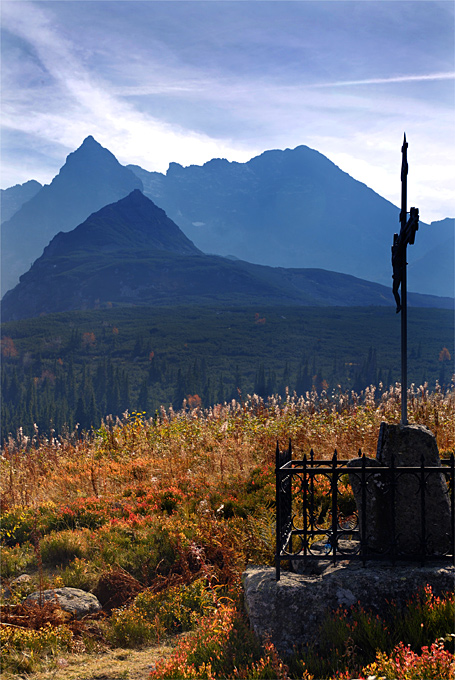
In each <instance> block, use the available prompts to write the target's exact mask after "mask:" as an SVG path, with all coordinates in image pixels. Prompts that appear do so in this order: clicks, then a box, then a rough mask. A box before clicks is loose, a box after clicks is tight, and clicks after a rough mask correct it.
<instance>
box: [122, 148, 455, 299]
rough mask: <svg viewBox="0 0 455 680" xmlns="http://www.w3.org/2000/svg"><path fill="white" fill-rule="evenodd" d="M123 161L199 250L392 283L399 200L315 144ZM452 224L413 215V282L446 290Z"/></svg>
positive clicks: (413, 286) (435, 291)
mask: <svg viewBox="0 0 455 680" xmlns="http://www.w3.org/2000/svg"><path fill="white" fill-rule="evenodd" d="M128 167H130V168H131V169H132V170H133V172H135V173H136V174H137V176H138V177H140V179H141V180H142V183H143V186H144V193H145V195H146V196H148V197H149V198H151V199H152V200H153V201H154V202H155V203H156V204H157V205H159V206H160V207H162V208H163V209H164V210H165V211H166V213H167V214H168V215H169V217H170V218H171V219H173V220H174V221H175V222H176V223H177V224H178V225H179V226H180V228H181V229H182V230H183V231H184V233H185V234H186V235H187V236H188V237H189V238H190V239H191V240H192V241H193V242H194V243H195V245H196V246H197V247H198V248H200V249H201V250H203V251H204V252H206V253H216V254H219V255H234V256H236V257H241V258H242V259H244V260H248V261H249V262H255V263H258V264H266V265H271V266H281V267H318V268H319V267H320V268H324V269H329V270H333V271H337V272H343V273H346V274H352V275H354V276H357V277H360V278H363V279H368V280H370V281H376V282H379V283H383V284H385V285H388V284H389V281H390V276H391V265H390V255H391V251H390V248H391V245H392V241H393V233H394V232H398V231H399V230H400V224H399V209H398V208H397V207H396V206H394V205H393V204H392V203H390V202H389V201H387V200H385V199H384V198H382V197H381V196H379V195H378V194H376V193H375V192H374V191H372V190H371V189H369V188H368V187H367V186H366V185H365V184H362V183H361V182H358V181H356V180H354V179H353V178H352V177H350V176H349V175H348V174H347V173H345V172H343V171H342V170H340V168H338V167H337V166H336V165H334V164H333V163H332V162H331V161H329V160H328V159H327V158H326V157H325V156H323V155H322V154H320V153H318V152H317V151H314V150H313V149H310V148H308V147H306V146H299V147H297V148H296V149H286V150H285V151H266V152H265V153H263V154H261V155H260V156H257V157H256V158H252V159H251V160H250V161H248V162H247V163H230V162H228V161H226V160H221V159H214V160H211V161H209V162H208V163H205V165H203V166H194V165H192V166H189V167H186V168H185V167H182V166H181V165H178V164H177V163H171V164H170V166H169V169H168V171H167V173H166V174H165V175H163V174H161V173H157V172H146V171H144V170H143V169H141V168H139V167H137V166H134V165H133V166H132V165H130V166H128ZM399 181H400V177H399V173H398V174H397V183H399ZM411 201H412V197H411ZM412 205H414V203H412ZM421 212H422V207H421ZM454 233H455V220H454V219H446V220H443V221H441V222H434V223H432V225H431V226H429V225H427V224H424V223H421V224H420V228H419V232H418V234H417V237H416V241H415V244H414V245H413V246H410V247H409V248H408V262H409V264H410V269H409V275H408V285H409V288H410V290H414V291H418V292H421V293H429V294H432V295H445V296H451V297H453V295H454ZM435 261H437V266H434V265H435Z"/></svg>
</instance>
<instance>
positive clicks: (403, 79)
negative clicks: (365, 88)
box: [310, 71, 455, 88]
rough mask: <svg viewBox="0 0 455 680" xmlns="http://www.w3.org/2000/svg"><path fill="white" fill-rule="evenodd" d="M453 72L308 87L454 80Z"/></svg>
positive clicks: (320, 85)
mask: <svg viewBox="0 0 455 680" xmlns="http://www.w3.org/2000/svg"><path fill="white" fill-rule="evenodd" d="M454 79H455V71H450V72H449V73H428V74H421V75H414V76H413V75H405V76H390V77H387V78H366V79H364V80H339V81H336V82H333V83H332V82H331V83H314V84H312V85H311V86H310V87H316V88H318V87H347V86H353V85H389V84H391V83H418V82H425V81H433V80H454Z"/></svg>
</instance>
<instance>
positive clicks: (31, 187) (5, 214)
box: [0, 179, 43, 222]
mask: <svg viewBox="0 0 455 680" xmlns="http://www.w3.org/2000/svg"><path fill="white" fill-rule="evenodd" d="M42 188H43V186H42V184H40V183H39V182H37V181H36V180H34V179H31V180H30V181H29V182H25V184H16V185H15V186H13V187H10V188H9V189H0V216H1V222H7V221H8V220H9V219H10V218H11V217H12V216H13V215H14V213H17V211H18V210H19V208H21V207H22V206H23V205H24V203H27V201H29V200H30V199H31V198H33V196H35V194H37V193H38V191H39V190H40V189H42Z"/></svg>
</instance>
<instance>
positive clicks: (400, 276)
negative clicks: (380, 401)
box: [392, 133, 419, 425]
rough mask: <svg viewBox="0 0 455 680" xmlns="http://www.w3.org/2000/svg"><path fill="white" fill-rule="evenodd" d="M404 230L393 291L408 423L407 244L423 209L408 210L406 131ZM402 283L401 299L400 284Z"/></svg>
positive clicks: (397, 239) (396, 243) (396, 239)
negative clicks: (398, 319) (399, 321)
mask: <svg viewBox="0 0 455 680" xmlns="http://www.w3.org/2000/svg"><path fill="white" fill-rule="evenodd" d="M401 154H402V160H401V212H400V222H401V230H400V233H399V234H394V235H393V246H392V268H393V274H392V279H393V288H392V290H393V295H394V297H395V302H396V303H397V314H399V313H400V312H401V424H402V425H407V424H408V412H407V411H408V409H407V393H408V386H407V379H408V378H407V372H408V357H407V345H408V327H407V321H408V309H407V286H406V283H407V282H406V265H407V262H406V247H407V245H408V243H409V244H410V245H412V244H413V243H414V240H415V233H416V231H417V230H418V228H419V210H418V208H411V211H410V213H409V219H408V213H407V208H406V204H407V181H408V143H407V141H406V133H405V135H404V138H403V146H402V147H401ZM400 286H401V300H400V294H399V288H400Z"/></svg>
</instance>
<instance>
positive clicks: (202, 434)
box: [0, 383, 455, 680]
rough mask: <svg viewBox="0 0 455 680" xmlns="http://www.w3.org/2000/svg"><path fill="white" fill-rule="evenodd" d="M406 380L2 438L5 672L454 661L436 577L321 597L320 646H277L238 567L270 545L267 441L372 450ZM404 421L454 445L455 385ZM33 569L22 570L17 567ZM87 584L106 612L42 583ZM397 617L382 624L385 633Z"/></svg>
mask: <svg viewBox="0 0 455 680" xmlns="http://www.w3.org/2000/svg"><path fill="white" fill-rule="evenodd" d="M400 400H401V394H400V388H399V386H395V387H390V388H389V389H388V390H385V391H384V390H383V391H382V393H381V394H380V395H378V394H376V391H375V388H374V387H371V388H368V389H366V390H364V391H363V392H362V393H361V394H355V393H353V392H352V391H347V392H339V393H338V394H336V395H335V396H334V395H332V396H328V395H327V394H326V393H325V392H322V393H320V394H317V393H316V392H308V393H306V394H305V395H304V396H301V397H297V396H296V395H292V394H288V395H287V396H283V397H278V396H277V397H269V398H268V399H266V400H264V399H262V398H261V397H258V396H257V395H253V396H247V397H246V398H245V399H244V400H243V401H235V400H232V401H230V402H225V403H224V404H219V405H216V406H213V407H211V408H208V409H202V408H201V406H200V404H198V403H194V402H193V403H191V402H184V406H183V408H182V409H180V410H173V409H172V407H171V408H168V409H164V408H161V409H160V410H159V411H158V412H157V414H156V415H155V417H153V418H148V417H147V415H146V414H144V413H143V412H133V413H125V414H124V416H123V417H121V418H105V419H104V420H103V422H102V424H101V426H100V427H99V428H98V429H96V430H92V431H90V432H88V433H84V434H83V435H81V434H80V433H78V432H77V431H76V432H73V433H71V432H68V433H67V434H65V435H60V436H58V437H52V436H50V437H49V436H47V437H44V436H40V434H39V432H35V435H34V436H28V435H25V434H24V433H23V432H22V433H21V432H20V431H19V433H18V435H17V437H14V438H13V437H10V438H9V440H7V441H6V442H5V444H4V446H3V449H2V456H1V461H0V472H1V520H2V522H1V542H2V561H1V571H2V585H3V588H9V590H10V595H9V597H6V596H5V594H4V593H3V594H2V603H1V610H2V624H1V642H2V652H1V659H2V672H3V677H4V678H5V680H8V679H9V678H32V679H36V680H38V679H43V680H44V679H45V678H46V679H48V678H49V679H50V678H58V679H59V680H60V679H61V680H71V679H73V678H79V680H82V678H84V679H87V680H89V679H92V680H95V678H98V679H99V680H102V679H103V678H104V679H105V680H107V678H109V679H112V680H117V679H118V680H120V678H129V679H130V680H138V679H139V678H144V679H145V678H150V679H151V680H152V679H153V680H164V679H165V678H207V679H208V680H214V679H217V680H221V679H224V678H226V679H230V678H244V679H250V678H251V679H253V678H283V679H285V678H304V679H305V680H311V678H330V679H338V680H348V679H350V678H365V679H366V678H367V677H368V676H375V677H377V678H385V679H387V680H388V679H390V680H392V679H393V678H395V679H396V680H412V679H414V678H416V679H417V678H420V679H422V680H428V679H430V678H435V679H436V678H438V679H439V680H442V679H443V678H454V673H455V662H454V656H453V652H454V648H453V639H454V636H453V633H454V629H453V621H454V599H455V598H454V596H453V594H450V593H447V594H446V596H443V597H437V596H436V595H435V594H433V592H432V590H431V587H427V588H426V589H425V590H424V591H423V592H422V593H416V595H415V598H414V599H413V600H412V601H410V602H409V603H408V604H407V606H406V608H405V609H404V610H403V611H400V612H397V611H396V610H394V608H391V609H390V612H389V614H388V615H387V616H386V618H385V619H379V618H378V617H377V616H376V615H373V614H372V613H371V612H368V611H364V610H363V609H362V608H361V607H360V606H355V607H353V608H351V609H350V610H339V611H338V612H335V613H332V612H329V613H328V620H327V622H326V623H325V624H324V626H323V627H322V628H321V631H320V645H319V646H318V648H317V649H307V650H301V651H296V652H295V654H294V656H293V657H292V658H286V659H282V658H280V657H279V655H278V653H277V651H276V650H275V649H274V647H273V645H272V644H271V643H266V644H264V645H262V644H261V643H260V642H259V640H257V639H256V637H255V636H254V634H253V633H252V632H251V631H250V629H249V626H248V621H247V619H246V617H245V614H244V610H243V603H242V589H241V582H240V577H241V573H242V571H243V570H244V569H245V567H246V566H247V565H248V564H265V565H267V564H268V565H272V564H273V557H274V540H275V533H274V530H275V527H274V520H275V516H274V514H275V513H274V497H275V486H274V484H275V478H274V456H275V446H276V441H277V440H278V441H279V442H280V444H281V445H282V446H284V445H285V444H286V442H287V440H288V438H289V437H291V438H292V442H293V448H294V452H295V453H294V455H295V457H300V456H301V455H302V456H303V454H305V453H309V451H310V449H311V448H313V449H314V452H315V455H316V457H327V456H331V455H332V454H333V451H334V449H335V448H336V449H337V450H338V452H339V453H340V454H342V456H343V457H347V458H349V457H355V456H356V455H357V453H358V451H359V449H361V450H362V452H365V453H366V454H370V455H375V451H376V442H377V436H378V432H379V426H380V423H381V422H382V421H383V420H385V421H387V422H399V420H400ZM408 408H409V421H410V422H411V423H413V422H416V423H420V424H424V425H426V426H428V427H429V428H430V429H431V430H432V431H433V432H434V434H435V435H436V437H437V442H438V446H439V450H440V453H441V455H442V454H450V453H451V452H453V451H454V449H455V430H454V427H453V424H454V417H455V387H454V385H453V383H452V385H451V386H450V387H449V388H448V389H446V390H442V389H440V388H438V387H437V388H436V389H435V390H434V391H431V392H430V391H429V390H428V388H427V387H426V386H421V387H419V388H417V387H414V386H413V387H411V388H410V390H409V407H408ZM21 574H28V575H30V576H31V579H32V580H31V582H25V583H21V584H20V585H15V584H14V579H15V578H16V577H17V576H19V575H21ZM63 585H65V586H71V587H76V588H82V589H84V590H87V591H92V592H94V593H95V594H96V595H97V597H98V598H99V599H100V601H101V603H102V604H103V611H102V612H101V613H98V614H93V615H90V616H88V617H85V618H84V619H82V620H74V619H71V618H70V617H68V616H65V615H64V614H63V613H62V611H61V610H59V609H58V607H57V606H56V605H54V604H51V603H48V604H45V605H43V606H40V605H39V604H37V605H35V606H34V607H32V606H28V605H25V604H24V600H25V598H26V596H27V595H28V594H29V593H30V592H32V591H35V590H40V589H41V590H43V589H46V588H49V587H59V586H63ZM384 631H386V634H385V633H384Z"/></svg>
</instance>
